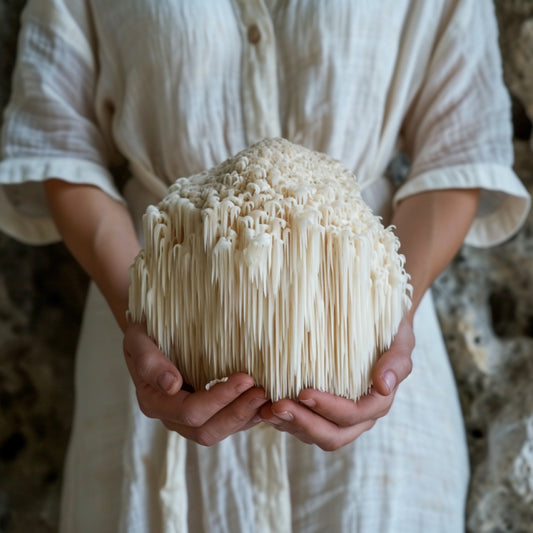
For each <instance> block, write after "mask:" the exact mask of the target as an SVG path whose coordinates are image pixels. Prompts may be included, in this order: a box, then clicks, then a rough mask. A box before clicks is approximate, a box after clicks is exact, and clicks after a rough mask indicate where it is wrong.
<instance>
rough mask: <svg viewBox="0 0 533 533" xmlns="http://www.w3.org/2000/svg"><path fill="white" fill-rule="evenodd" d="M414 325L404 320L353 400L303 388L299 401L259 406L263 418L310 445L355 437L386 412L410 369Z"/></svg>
mask: <svg viewBox="0 0 533 533" xmlns="http://www.w3.org/2000/svg"><path fill="white" fill-rule="evenodd" d="M414 345H415V339H414V335H413V328H412V325H411V323H410V321H409V320H407V319H404V320H403V321H402V323H401V324H400V328H399V330H398V333H397V335H396V337H395V339H394V341H393V343H392V345H391V347H390V348H389V350H388V351H386V352H385V353H384V354H383V355H382V356H381V357H380V358H379V360H378V361H377V363H376V364H375V366H374V369H373V370H372V382H373V385H372V388H371V390H370V392H369V393H368V394H367V395H366V396H363V397H362V398H361V399H360V400H359V401H357V402H354V401H352V400H347V399H345V398H340V397H338V396H334V395H333V394H328V393H326V392H319V391H317V390H313V389H306V390H303V391H302V392H301V393H300V394H299V396H298V400H299V401H298V402H296V401H292V400H288V399H283V400H280V401H277V402H274V403H272V404H271V403H268V404H266V405H264V406H263V407H262V408H261V413H260V414H261V417H262V418H263V420H264V421H265V422H266V423H268V424H270V425H272V426H273V427H275V428H277V429H279V430H280V431H286V432H288V433H291V434H292V435H294V436H295V437H297V438H298V439H300V440H301V441H303V442H306V443H309V444H316V445H318V446H319V447H320V448H322V449H323V450H326V451H333V450H337V449H339V448H341V447H342V446H345V445H346V444H348V443H350V442H352V441H354V440H355V439H357V438H358V437H359V436H360V435H361V434H362V433H364V432H365V431H367V430H369V429H370V428H371V427H372V426H373V425H374V424H375V423H376V420H377V419H378V418H380V417H382V416H384V415H386V414H387V413H388V412H389V409H390V408H391V405H392V401H393V399H394V395H395V393H396V389H397V387H398V385H399V384H400V383H401V382H402V381H403V380H404V379H405V378H406V377H407V376H408V375H409V374H410V372H411V369H412V361H411V352H412V351H413V348H414Z"/></svg>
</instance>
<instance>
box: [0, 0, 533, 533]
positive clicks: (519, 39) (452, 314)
mask: <svg viewBox="0 0 533 533" xmlns="http://www.w3.org/2000/svg"><path fill="white" fill-rule="evenodd" d="M23 4H24V0H0V107H3V106H4V104H5V102H6V99H7V96H8V93H9V77H10V72H11V69H12V61H13V54H14V50H15V40H16V34H17V29H18V14H19V12H20V9H21V8H22V6H23ZM496 6H497V12H498V16H499V20H500V25H501V47H502V54H503V58H504V69H505V76H506V81H507V84H508V87H509V89H510V91H511V94H512V95H513V101H514V104H515V105H514V111H515V112H514V123H515V137H516V140H515V148H516V169H517V171H518V173H519V175H520V176H521V177H522V179H523V180H524V182H525V183H526V185H527V187H528V188H529V190H530V191H532V192H533V152H532V151H531V148H530V146H531V145H530V142H531V139H530V138H531V119H532V118H533V0H496ZM86 286H87V279H86V277H85V276H84V274H83V273H82V272H81V271H80V269H79V268H78V267H77V266H76V265H75V263H74V262H73V261H72V259H71V258H70V257H69V255H68V253H67V252H66V251H65V248H64V247H63V246H62V245H54V246H47V247H40V248H30V247H26V246H24V245H21V244H19V243H16V242H15V241H13V240H11V239H9V238H8V237H5V236H3V235H0V346H1V348H0V532H2V531H8V532H12V533H23V532H24V533H25V532H27V531H42V532H48V531H49V532H52V531H56V529H57V518H58V517H57V511H58V495H59V484H60V477H61V467H62V462H63V459H64V451H65V446H66V442H67V439H68V431H69V427H70V415H71V411H72V401H73V391H72V369H73V368H72V366H73V361H72V352H73V350H74V347H75V342H76V337H77V333H78V328H79V319H80V316H81V309H82V305H83V298H84V294H85V290H86ZM435 295H436V302H437V307H438V311H439V317H440V320H441V323H442V327H443V332H444V336H445V340H446V343H447V346H448V348H449V352H450V357H451V360H452V363H453V366H454V369H455V373H456V376H457V381H458V385H459V392H460V396H461V401H462V406H463V411H464V415H465V424H466V428H467V434H468V440H469V448H470V456H471V465H472V467H471V468H472V482H471V488H470V494H469V500H468V508H467V520H468V530H469V531H470V532H471V533H500V532H512V533H523V532H533V386H532V384H533V305H532V302H533V215H531V214H530V216H529V219H528V221H527V223H526V226H525V227H524V228H523V229H522V231H521V232H520V233H519V234H518V235H517V236H516V237H514V238H513V239H512V240H511V241H509V242H507V243H505V244H503V245H501V246H498V247H496V248H493V249H489V250H478V249H473V248H468V247H464V248H463V249H462V250H461V252H460V253H459V255H458V257H457V258H456V260H455V261H454V262H453V264H452V265H451V266H450V267H449V268H448V269H447V270H446V272H445V273H444V274H443V275H442V276H441V277H440V278H439V280H438V281H437V283H436V284H435Z"/></svg>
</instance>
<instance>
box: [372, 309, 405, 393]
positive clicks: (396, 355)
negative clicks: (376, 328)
mask: <svg viewBox="0 0 533 533" xmlns="http://www.w3.org/2000/svg"><path fill="white" fill-rule="evenodd" d="M414 347H415V337H414V334H413V327H412V325H411V324H410V322H409V321H407V320H406V319H404V320H403V321H402V322H401V323H400V326H399V328H398V332H397V334H396V337H395V338H394V340H393V341H392V344H391V346H390V348H389V349H388V350H387V351H386V352H384V353H383V354H382V356H381V357H380V358H379V359H378V361H377V362H376V364H375V366H374V369H373V370H372V384H373V386H374V388H375V389H376V391H377V392H378V393H379V394H382V395H384V396H388V395H389V394H392V393H393V392H394V391H395V390H396V388H397V386H398V385H399V384H400V383H401V382H402V381H403V380H404V379H405V378H406V377H407V376H408V375H409V374H410V373H411V370H412V369H413V361H412V359H411V353H412V352H413V348H414Z"/></svg>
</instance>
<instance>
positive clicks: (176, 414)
mask: <svg viewBox="0 0 533 533" xmlns="http://www.w3.org/2000/svg"><path fill="white" fill-rule="evenodd" d="M124 356H125V359H126V363H127V365H128V369H129V372H130V374H131V377H132V379H133V383H134V384H135V388H136V391H137V399H138V402H139V406H140V408H141V410H142V412H143V413H144V414H145V415H146V416H148V417H150V418H158V419H160V420H161V421H162V422H163V424H164V425H165V426H166V427H167V428H168V429H170V430H173V431H176V432H178V433H179V434H180V435H182V436H183V437H185V438H187V439H191V440H193V441H195V442H197V443H199V444H202V445H204V446H211V445H213V444H216V443H217V442H220V441H221V440H223V439H225V438H226V437H227V436H229V435H231V434H233V433H236V432H238V431H242V430H245V429H248V428H250V427H252V426H254V425H256V424H258V423H259V422H260V421H261V419H260V417H259V416H258V412H259V409H260V407H261V406H262V405H263V404H264V403H266V402H267V400H266V398H265V392H264V390H263V389H261V388H258V387H254V380H253V378H252V377H251V376H249V375H247V374H242V373H238V374H233V375H231V376H229V379H228V381H226V382H225V383H217V384H216V385H214V386H213V387H211V388H210V389H209V390H201V391H196V392H187V391H186V390H184V388H183V379H182V376H181V374H180V373H179V371H178V369H177V368H176V367H175V366H174V365H173V364H172V363H171V362H170V361H169V359H168V358H167V357H166V356H165V355H164V354H163V353H162V352H161V351H160V350H159V349H158V348H157V346H156V345H155V343H154V342H153V341H152V340H151V339H150V337H149V336H148V335H147V334H146V329H145V327H144V326H143V325H140V324H132V323H129V324H128V325H127V327H126V330H125V333H124Z"/></svg>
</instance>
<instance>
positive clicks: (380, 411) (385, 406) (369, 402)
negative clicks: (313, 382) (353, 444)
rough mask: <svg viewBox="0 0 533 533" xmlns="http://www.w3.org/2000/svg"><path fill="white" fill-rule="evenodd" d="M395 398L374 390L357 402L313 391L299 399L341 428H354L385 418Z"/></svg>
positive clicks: (306, 392)
mask: <svg viewBox="0 0 533 533" xmlns="http://www.w3.org/2000/svg"><path fill="white" fill-rule="evenodd" d="M393 398H394V395H389V396H383V395H381V394H379V393H378V392H377V391H376V390H375V389H374V388H372V389H371V390H370V392H369V393H368V394H367V395H365V396H363V397H362V398H360V399H359V400H358V401H357V402H354V401H353V400H348V399H346V398H341V397H339V396H334V395H333V394H329V393H327V392H320V391H317V390H313V389H306V390H304V391H302V392H301V393H300V395H299V397H298V399H299V401H300V402H301V403H302V404H303V405H305V406H306V407H307V408H308V409H310V410H311V411H313V412H315V413H317V414H319V415H320V416H322V417H324V418H326V419H327V420H329V421H330V422H333V423H334V424H335V425H337V426H340V427H346V426H353V425H356V424H361V423H362V422H366V421H367V420H377V419H378V418H381V417H382V416H385V415H386V414H387V413H388V412H389V410H390V407H391V405H392V401H393ZM279 408H282V407H279ZM277 409H278V406H276V410H277Z"/></svg>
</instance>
